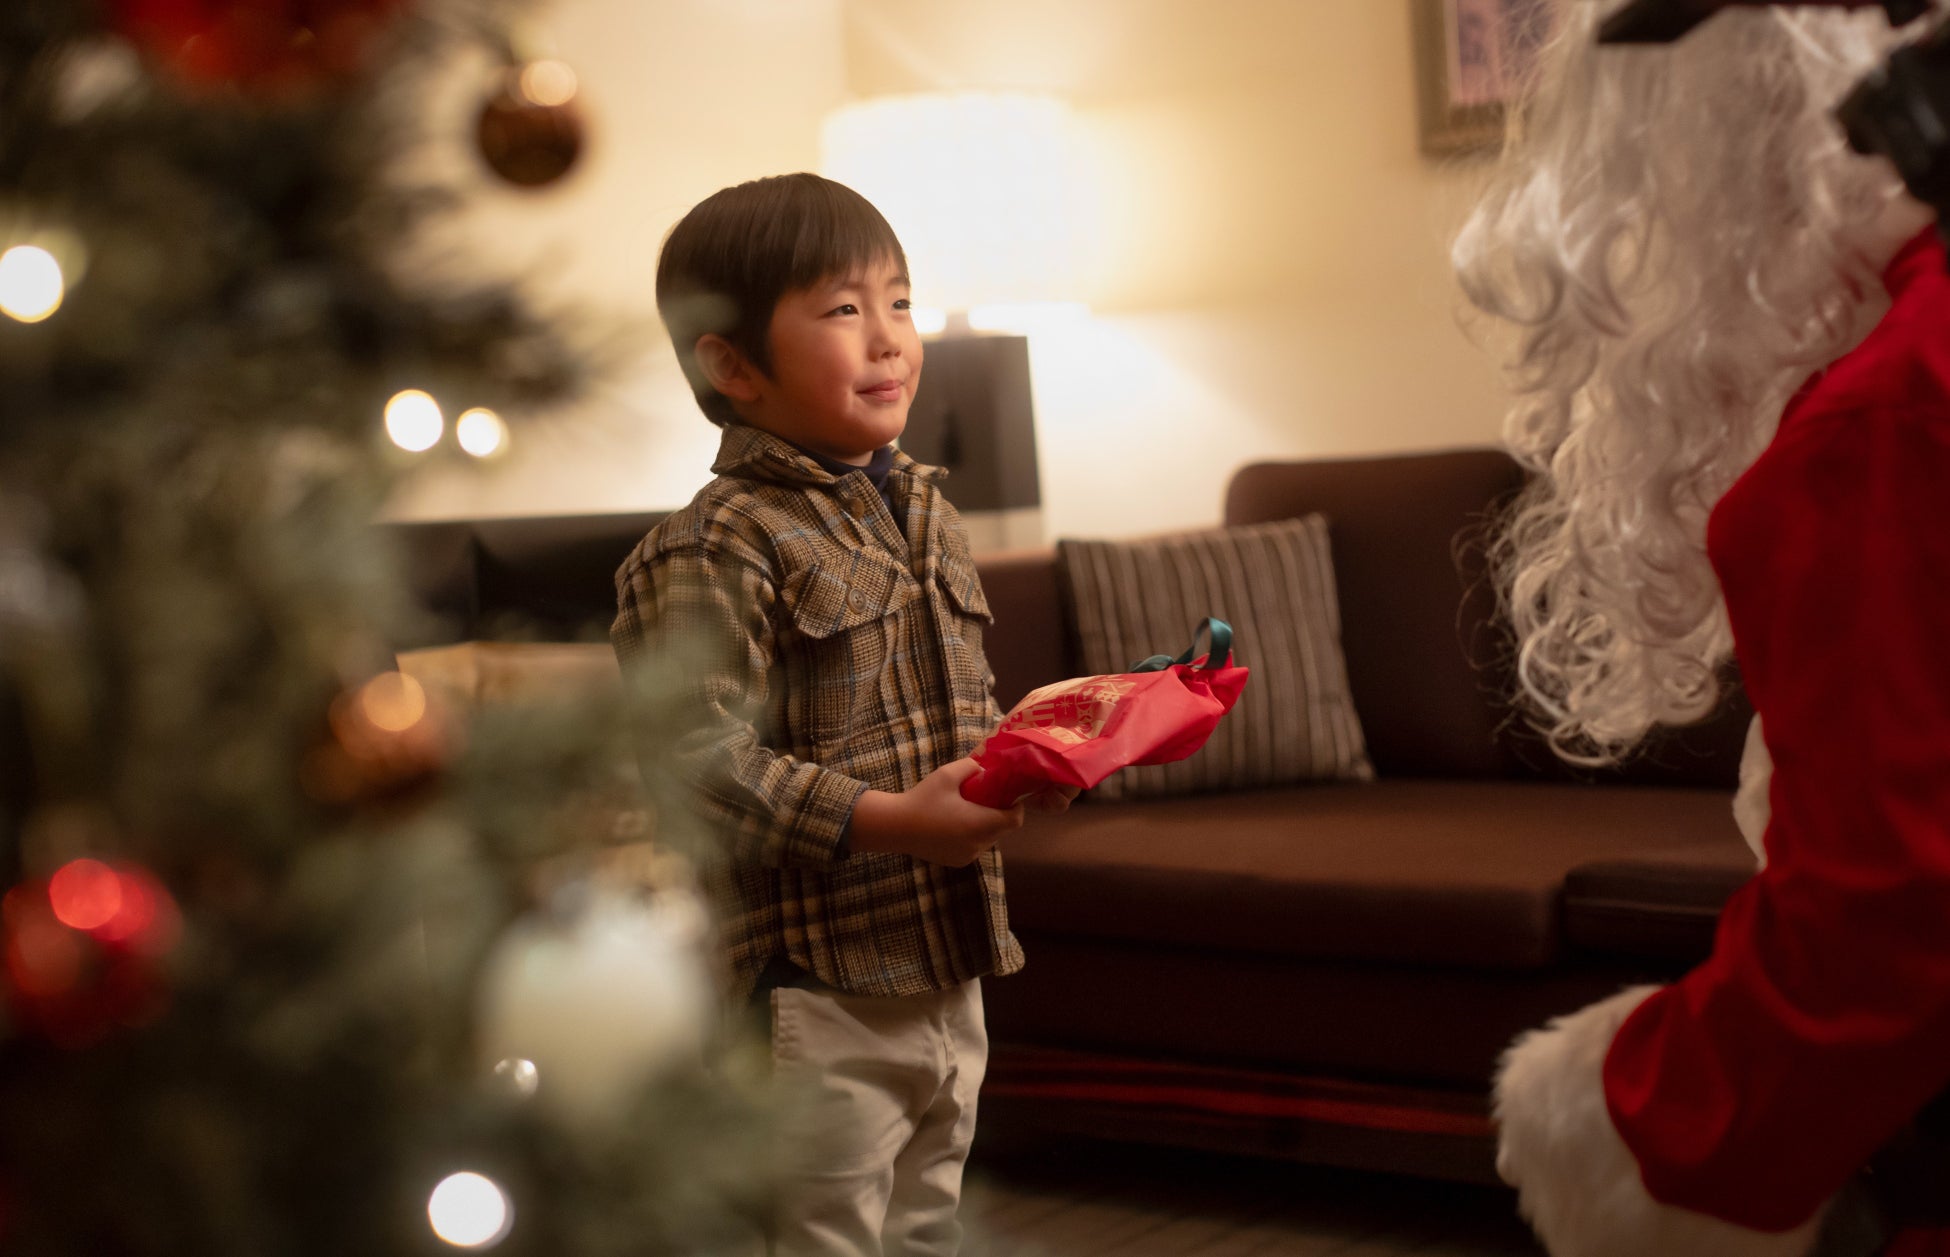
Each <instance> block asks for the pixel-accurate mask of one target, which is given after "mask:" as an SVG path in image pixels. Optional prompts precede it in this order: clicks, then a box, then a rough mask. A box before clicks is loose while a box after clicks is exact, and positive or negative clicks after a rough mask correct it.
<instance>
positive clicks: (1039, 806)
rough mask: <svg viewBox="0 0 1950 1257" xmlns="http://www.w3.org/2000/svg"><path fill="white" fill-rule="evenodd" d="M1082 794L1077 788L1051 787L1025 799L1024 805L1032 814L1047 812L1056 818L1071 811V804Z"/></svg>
mask: <svg viewBox="0 0 1950 1257" xmlns="http://www.w3.org/2000/svg"><path fill="white" fill-rule="evenodd" d="M1081 793H1083V792H1082V791H1081V790H1078V789H1077V788H1076V787H1075V786H1050V787H1048V788H1047V789H1043V790H1038V791H1037V792H1036V793H1034V794H1032V795H1030V796H1029V797H1028V798H1026V799H1024V800H1023V801H1022V805H1023V806H1024V807H1026V808H1028V809H1029V810H1030V811H1032V812H1046V813H1048V814H1050V815H1052V816H1054V815H1056V814H1058V813H1060V812H1067V811H1069V810H1070V804H1071V803H1072V802H1074V801H1075V800H1076V797H1077V795H1079V794H1081Z"/></svg>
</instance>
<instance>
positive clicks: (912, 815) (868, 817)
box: [847, 759, 1023, 868]
mask: <svg viewBox="0 0 1950 1257" xmlns="http://www.w3.org/2000/svg"><path fill="white" fill-rule="evenodd" d="M980 771H982V766H981V765H980V764H977V763H976V762H975V761H974V760H972V759H958V760H956V761H955V762H954V763H952V764H943V765H942V766H941V767H939V768H937V769H935V770H934V771H933V772H931V773H929V774H928V775H927V776H926V777H923V778H922V779H921V781H920V784H918V785H916V786H915V787H914V788H913V789H912V790H907V791H904V792H902V793H900V794H889V793H887V792H886V791H884V790H869V791H867V792H866V793H865V794H863V795H861V796H860V801H859V802H858V803H856V804H854V806H853V823H852V825H851V826H850V827H849V828H848V830H847V837H848V840H849V841H850V842H851V844H852V847H853V850H855V851H887V852H893V853H895V854H898V855H911V856H913V857H914V858H915V859H917V860H926V861H928V862H929V863H930V864H946V865H949V866H950V867H953V868H960V867H961V866H963V865H965V864H973V863H974V862H975V861H976V860H977V859H979V858H981V855H982V853H983V852H984V851H987V850H988V849H989V848H990V847H993V846H994V845H995V844H996V840H997V839H999V838H1001V837H1002V835H1004V834H1006V833H1008V832H1009V831H1010V830H1014V829H1021V828H1022V818H1023V809H1022V805H1021V804H1017V805H1016V806H1015V807H1005V808H994V807H983V806H981V805H980V804H978V803H970V802H969V801H968V800H967V799H964V798H962V797H961V783H962V782H963V781H965V780H967V779H968V778H970V777H973V776H974V775H975V774H976V773H978V772H980Z"/></svg>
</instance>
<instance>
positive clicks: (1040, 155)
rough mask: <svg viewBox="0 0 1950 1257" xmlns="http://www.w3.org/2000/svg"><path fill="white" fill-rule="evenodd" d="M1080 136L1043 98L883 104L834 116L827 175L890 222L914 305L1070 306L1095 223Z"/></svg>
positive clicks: (1062, 109)
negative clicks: (1053, 303)
mask: <svg viewBox="0 0 1950 1257" xmlns="http://www.w3.org/2000/svg"><path fill="white" fill-rule="evenodd" d="M1075 134H1076V132H1075V128H1074V126H1073V125H1072V122H1071V117H1070V112H1069V109H1068V108H1067V107H1066V106H1065V105H1064V104H1063V103H1062V102H1061V101H1058V100H1056V99H1054V98H1052V97H1047V96H1031V95H1020V94H1007V93H994V92H961V93H945V94H922V95H913V96H886V97H878V98H875V99H870V100H864V101H859V102H857V103H854V104H851V105H846V106H843V107H842V108H840V109H837V110H835V111H834V112H833V113H831V114H829V115H827V118H826V121H825V125H824V126H823V128H822V129H821V135H820V141H821V149H822V153H823V158H822V161H821V169H822V172H823V173H825V174H827V175H829V176H831V177H832V178H834V179H837V180H839V181H840V182H841V183H844V184H846V185H847V186H849V187H851V188H854V189H856V190H857V191H858V192H859V193H860V194H861V195H862V196H864V197H866V198H867V199H868V200H869V201H872V202H873V204H874V206H875V207H876V208H877V209H879V210H880V212H881V213H882V214H884V215H885V216H886V218H887V221H888V223H889V224H890V225H892V227H893V228H894V232H895V234H896V235H898V236H899V237H900V240H901V246H902V248H903V249H904V250H905V251H906V253H907V261H908V269H909V271H910V273H911V274H912V276H913V279H914V296H915V299H916V300H917V301H919V302H923V303H925V304H927V305H928V306H931V307H934V308H937V309H948V310H967V309H970V308H972V307H974V306H978V305H988V304H992V303H995V302H1025V301H1074V300H1076V298H1077V296H1078V292H1077V289H1078V286H1079V284H1080V282H1081V281H1080V275H1081V272H1082V270H1083V266H1082V258H1081V254H1082V252H1083V250H1084V247H1085V243H1086V239H1087V237H1086V236H1085V233H1084V224H1086V223H1087V222H1089V221H1091V219H1090V207H1089V206H1088V205H1087V204H1086V203H1085V187H1084V183H1083V180H1082V178H1081V174H1080V172H1081V171H1082V169H1083V167H1084V163H1083V162H1082V161H1081V160H1080V154H1079V148H1080V146H1079V144H1078V143H1077V141H1076V139H1075Z"/></svg>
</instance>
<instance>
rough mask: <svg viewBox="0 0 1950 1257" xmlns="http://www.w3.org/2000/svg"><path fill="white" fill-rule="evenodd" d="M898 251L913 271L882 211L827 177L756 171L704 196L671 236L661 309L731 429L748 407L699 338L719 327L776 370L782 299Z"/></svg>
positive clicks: (690, 370) (689, 367) (702, 391)
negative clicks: (721, 379)
mask: <svg viewBox="0 0 1950 1257" xmlns="http://www.w3.org/2000/svg"><path fill="white" fill-rule="evenodd" d="M889 257H891V258H892V259H893V260H894V262H895V264H896V265H898V266H899V267H900V268H901V269H902V270H903V271H904V270H906V269H907V255H906V254H905V253H903V252H902V251H901V242H900V241H899V240H898V239H896V238H895V236H894V229H893V228H892V227H889V226H888V225H887V220H886V219H884V218H882V217H881V216H880V211H879V210H877V209H875V208H874V207H873V206H872V205H871V204H869V203H868V201H867V199H866V198H865V197H863V196H861V195H860V194H859V193H858V192H855V191H854V190H853V189H852V188H849V187H847V186H846V185H845V184H841V183H834V182H833V181H832V180H831V179H822V178H820V177H819V176H818V175H811V174H796V175H776V176H774V177H772V178H769V179H754V180H752V181H751V182H750V183H741V184H738V185H737V186H736V187H730V188H726V189H724V190H723V191H721V192H717V193H715V194H713V195H711V196H709V197H706V198H705V199H704V200H703V201H700V202H699V203H698V204H697V206H696V207H695V208H693V209H692V210H691V212H690V213H688V214H686V215H684V217H683V218H682V219H681V220H679V222H678V224H677V225H676V226H675V227H673V228H671V229H670V234H669V235H668V236H666V237H665V238H664V247H663V253H662V255H661V256H660V257H659V258H658V259H657V312H658V313H659V314H660V315H662V316H663V321H664V327H665V328H666V329H668V330H669V332H670V343H671V345H672V346H673V347H674V348H675V349H676V350H677V361H678V362H679V363H681V364H682V365H683V367H684V378H685V379H687V380H689V381H690V384H691V392H692V394H693V395H695V396H696V398H697V404H698V405H699V406H701V407H702V408H703V410H704V414H705V417H706V418H708V419H710V421H711V422H712V423H715V424H717V425H718V426H720V427H723V426H724V425H725V424H728V423H734V422H736V421H737V419H738V413H737V411H735V410H734V409H732V405H731V401H730V399H729V398H727V397H725V396H724V394H722V393H720V392H718V390H716V389H714V388H712V387H711V381H710V380H708V379H706V378H705V375H704V372H703V371H702V370H701V369H700V368H699V367H698V364H697V353H696V349H697V340H698V337H700V336H705V335H708V334H711V333H714V332H715V333H716V334H717V335H719V336H722V337H724V338H725V339H726V340H728V341H730V342H731V344H732V345H733V346H735V347H736V348H737V349H738V351H739V352H740V353H742V354H744V355H745V357H746V358H748V359H749V360H750V361H751V363H752V365H753V366H756V367H757V368H758V369H759V370H760V371H763V372H765V373H766V374H767V375H768V376H769V375H770V374H771V373H772V351H771V344H770V342H769V338H768V335H767V333H768V332H769V331H770V329H771V326H772V311H773V310H774V309H775V308H776V307H777V306H778V304H779V298H780V297H783V296H784V295H785V294H786V293H788V292H791V291H793V290H794V289H799V288H809V287H811V286H812V285H814V284H816V283H818V282H819V281H820V280H823V279H828V278H830V277H832V276H835V275H845V274H848V273H850V272H852V271H854V270H856V269H858V268H860V267H862V266H869V265H872V264H873V263H875V262H879V261H881V260H882V259H885V258H889Z"/></svg>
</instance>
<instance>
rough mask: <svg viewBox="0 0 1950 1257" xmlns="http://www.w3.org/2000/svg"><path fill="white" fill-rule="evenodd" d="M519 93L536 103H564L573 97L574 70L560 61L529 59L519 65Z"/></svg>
mask: <svg viewBox="0 0 1950 1257" xmlns="http://www.w3.org/2000/svg"><path fill="white" fill-rule="evenodd" d="M521 94H522V95H523V96H526V97H527V98H528V99H529V100H532V101H534V102H535V103H536V104H538V105H548V106H554V105H566V104H568V103H569V102H570V101H572V100H574V99H575V95H576V72H575V71H574V70H572V69H570V68H569V66H568V64H567V63H566V62H562V61H531V62H529V63H528V64H527V65H525V66H523V67H521Z"/></svg>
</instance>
